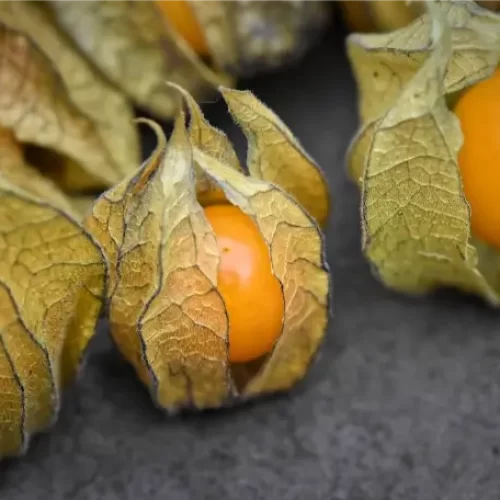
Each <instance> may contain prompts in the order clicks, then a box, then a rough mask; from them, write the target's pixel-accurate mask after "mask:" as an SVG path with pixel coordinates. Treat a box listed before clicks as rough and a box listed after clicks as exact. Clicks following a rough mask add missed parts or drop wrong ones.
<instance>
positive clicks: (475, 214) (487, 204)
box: [454, 69, 500, 248]
mask: <svg viewBox="0 0 500 500" xmlns="http://www.w3.org/2000/svg"><path fill="white" fill-rule="evenodd" d="M454 111H455V114H456V115H457V117H458V119H459V120H460V125H461V128H462V133H463V136H464V144H463V146H462V148H461V150H460V153H459V156H458V165H459V168H460V172H461V175H462V180H463V186H464V192H465V197H466V198H467V201H468V202H469V204H470V207H471V226H472V232H473V233H474V235H475V236H477V237H478V238H479V239H481V240H483V241H484V242H486V243H489V244H490V245H492V246H495V247H498V248H500V134H499V130H500V70H498V69H497V70H496V71H495V73H494V74H493V75H492V76H491V77H490V78H488V79H486V80H483V81H481V82H478V83H477V84H476V85H473V86H472V87H471V88H469V89H468V90H467V91H466V92H465V94H464V95H463V96H462V97H461V98H460V99H459V101H458V103H457V105H456V107H455V110H454Z"/></svg>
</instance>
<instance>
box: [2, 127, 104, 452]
mask: <svg viewBox="0 0 500 500" xmlns="http://www.w3.org/2000/svg"><path fill="white" fill-rule="evenodd" d="M0 139H1V141H0V156H1V158H2V162H1V164H0V459H1V458H5V457H11V456H17V455H20V454H22V453H24V452H25V451H26V449H27V448H28V445H29V441H30V438H31V436H33V435H34V434H37V433H39V432H41V431H44V430H46V429H47V428H48V427H49V426H50V425H52V423H53V422H55V420H56V419H57V415H58V412H59V407H60V399H61V392H62V390H63V388H64V387H65V386H66V384H68V383H69V382H71V381H72V380H73V379H74V377H75V375H76V373H77V370H78V367H79V365H80V361H81V357H82V354H83V352H84V350H85V348H86V346H87V343H88V341H89V340H90V338H91V336H92V334H93V333H94V329H95V326H96V322H97V318H98V316H99V312H100V310H101V303H102V298H103V293H104V281H105V265H104V263H103V259H102V254H101V252H100V250H99V248H98V247H97V246H96V244H95V243H94V242H93V240H92V239H91V237H90V236H89V235H88V234H87V233H86V232H85V231H84V230H83V229H82V227H81V226H80V225H79V224H77V222H76V221H75V220H74V219H73V217H72V215H71V211H70V210H71V209H70V206H69V203H68V201H67V200H66V199H65V197H64V195H63V194H62V193H61V192H59V191H58V190H57V188H56V187H55V186H54V185H53V184H51V183H50V182H49V181H47V180H46V179H44V178H42V177H41V176H40V175H39V174H37V172H36V171H33V170H32V169H31V168H30V167H29V166H27V165H24V164H23V163H22V156H20V154H19V153H20V148H19V145H17V144H16V143H15V141H14V140H13V138H12V136H11V135H9V133H7V132H5V131H4V132H3V133H2V134H1V135H0ZM66 209H67V211H66Z"/></svg>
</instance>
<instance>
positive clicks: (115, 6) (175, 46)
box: [47, 0, 331, 118]
mask: <svg viewBox="0 0 500 500" xmlns="http://www.w3.org/2000/svg"><path fill="white" fill-rule="evenodd" d="M187 3H188V4H189V6H190V7H191V9H192V10H193V13H194V15H195V17H196V18H197V20H198V22H199V24H200V27H201V30H202V32H203V34H204V37H205V39H206V42H207V45H208V48H209V53H210V55H209V57H208V60H207V59H201V58H200V57H199V55H198V54H196V53H195V52H194V51H193V50H192V49H191V47H190V46H189V45H188V44H187V43H186V42H185V40H184V39H183V38H182V37H181V36H180V35H179V33H177V32H176V30H175V28H174V26H173V25H172V24H171V22H169V20H168V19H167V18H166V17H165V16H164V15H163V14H162V12H161V10H160V9H159V7H158V6H157V5H155V2H153V1H149V2H144V1H140V0H139V1H128V2H126V1H114V0H110V1H107V0H106V1H102V0H101V1H93V2H81V1H65V2H59V1H49V2H47V4H48V5H49V6H50V9H51V11H52V14H53V16H54V18H55V19H56V21H57V23H58V25H59V26H60V27H61V28H62V30H64V31H65V33H66V34H67V35H68V36H69V37H70V38H71V39H72V40H73V41H74V43H75V44H76V45H77V46H78V48H79V49H80V51H81V52H83V53H84V54H85V55H86V57H87V58H88V59H89V60H90V61H92V62H93V63H94V64H95V65H96V66H97V67H98V68H99V69H100V70H101V71H102V72H103V74H105V75H106V77H107V78H108V79H109V80H110V81H111V82H113V83H114V84H115V85H116V86H117V87H119V88H120V89H122V90H123V91H124V92H125V93H126V94H127V95H128V96H129V97H131V98H132V99H133V101H134V102H135V103H136V104H138V105H140V106H142V107H144V108H147V109H148V110H149V111H150V112H151V113H152V114H153V115H155V116H158V117H161V118H172V117H173V116H174V115H175V113H176V111H177V104H178V100H177V97H176V94H175V92H173V91H172V89H170V88H168V87H166V86H165V81H170V82H174V83H176V84H178V85H180V86H182V87H183V88H185V89H186V90H187V91H188V92H189V93H190V94H192V95H193V96H194V97H195V98H196V99H197V100H198V101H199V100H200V99H203V98H205V97H206V96H207V95H208V93H210V92H213V91H214V90H215V88H216V87H217V86H219V85H232V84H234V81H235V78H238V77H240V76H243V75H245V76H249V75H254V74H256V73H259V72H265V71H268V70H272V69H275V68H277V67H281V66H284V65H286V64H291V63H292V62H293V61H295V60H297V59H299V58H300V57H302V56H303V54H304V53H305V52H306V51H307V50H309V49H310V48H311V47H312V46H313V45H314V43H315V42H316V41H317V40H318V38H319V36H320V35H321V33H322V32H323V31H324V30H325V28H326V27H327V26H328V24H329V20H330V15H331V12H330V10H331V5H330V4H329V2H320V1H315V0H313V1H311V0H299V1H269V2H247V1H240V0H236V1H231V2H227V1H210V2H205V1H189V0H188V2H187ZM138 68H141V69H140V71H138Z"/></svg>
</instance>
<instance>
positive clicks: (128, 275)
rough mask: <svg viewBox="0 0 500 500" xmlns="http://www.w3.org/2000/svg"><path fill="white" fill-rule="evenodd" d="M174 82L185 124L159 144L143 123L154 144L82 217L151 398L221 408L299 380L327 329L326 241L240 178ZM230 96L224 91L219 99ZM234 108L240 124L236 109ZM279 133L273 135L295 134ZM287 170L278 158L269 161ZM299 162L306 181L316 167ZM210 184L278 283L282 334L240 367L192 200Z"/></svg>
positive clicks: (116, 323)
mask: <svg viewBox="0 0 500 500" xmlns="http://www.w3.org/2000/svg"><path fill="white" fill-rule="evenodd" d="M176 90H177V91H178V92H179V91H180V92H181V95H183V97H184V99H185V100H186V103H187V105H188V108H189V110H190V116H191V124H190V128H189V131H187V130H186V129H185V123H184V120H185V118H184V114H183V113H180V114H179V115H178V117H177V119H176V125H175V129H174V132H173V135H172V137H171V139H170V141H169V143H168V145H167V146H165V142H166V141H165V138H164V136H163V133H162V131H161V129H160V128H159V127H158V125H156V124H155V123H150V125H151V126H152V127H153V128H154V129H155V131H156V133H157V135H158V140H159V144H158V147H157V149H156V150H155V151H154V152H153V154H152V155H151V157H150V158H149V159H148V160H146V162H145V163H144V164H143V165H142V166H141V168H140V170H139V171H138V172H137V174H136V175H134V176H131V177H130V178H128V179H126V180H125V181H123V182H122V183H120V184H119V185H117V186H116V187H115V188H113V189H111V190H109V191H108V192H106V193H104V194H103V195H102V196H101V198H99V199H98V201H97V202H96V203H95V205H94V207H93V209H92V213H91V214H90V215H89V217H87V219H86V220H85V227H86V228H87V230H88V231H89V232H90V233H91V234H93V235H94V237H95V238H96V239H97V240H98V241H99V242H100V243H101V246H102V248H103V251H104V255H105V257H106V260H107V262H108V265H109V269H110V274H109V283H108V300H109V311H110V327H111V334H112V336H113V338H114V341H115V343H116V345H117V347H118V349H119V350H120V351H121V353H122V354H123V355H124V357H125V358H126V359H127V360H128V361H129V362H130V363H131V364H132V365H133V367H134V368H135V370H136V373H137V374H138V376H139V378H140V379H141V380H142V381H143V383H144V384H145V385H146V386H147V387H148V388H149V390H150V393H151V396H152V399H153V400H154V401H155V402H156V404H157V405H158V406H159V407H160V408H162V409H164V410H166V411H167V412H170V413H174V412H177V411H179V410H182V409H187V408H189V409H207V408H220V407H222V406H226V405H230V404H234V403H236V402H238V401H243V400H246V399H249V398H253V397H257V396H259V395H263V394H266V393H274V392H279V391H284V390H287V389H289V388H290V387H292V386H293V385H294V384H295V383H297V382H298V381H299V380H301V379H302V378H303V377H304V376H305V374H306V372H307V369H308V367H309V364H310V362H311V360H312V358H313V357H314V354H315V353H316V351H317V350H318V348H319V345H320V342H321V340H322V338H323V336H324V334H325V332H326V327H327V322H328V306H329V291H330V276H329V272H328V268H327V264H326V261H325V243H324V238H323V235H322V233H321V231H320V229H319V227H318V225H317V223H316V222H315V220H314V219H313V218H312V217H311V215H309V213H308V211H307V210H306V209H305V208H304V207H302V206H301V205H300V204H299V203H298V202H297V201H296V199H295V198H292V196H290V195H289V194H286V193H285V192H284V191H283V190H282V189H281V188H280V187H278V186H277V185H275V184H272V183H270V182H268V181H267V180H264V179H262V178H259V177H257V176H254V175H252V174H250V175H246V174H244V173H243V172H242V171H241V167H240V166H239V162H238V161H237V158H236V155H235V154H234V150H233V148H232V146H231V144H230V143H229V141H228V140H227V138H226V137H225V135H224V134H223V133H222V132H221V131H219V130H217V129H215V128H213V127H211V126H210V125H209V124H208V122H206V120H205V119H204V117H203V115H202V114H201V110H200V109H199V107H198V105H197V104H196V102H195V101H194V99H192V97H191V96H189V94H188V93H187V91H186V90H185V89H179V88H177V89H176ZM232 92H234V91H233V90H231V89H222V95H223V97H224V98H225V99H226V100H227V101H228V102H229V101H230V100H231V99H232V95H231V93H232ZM242 97H243V98H244V99H251V102H252V103H253V104H260V107H261V109H260V108H259V107H258V106H257V108H256V111H255V112H256V113H257V114H258V113H260V112H263V113H267V119H268V120H270V122H271V123H272V122H274V121H276V120H278V118H277V117H276V116H275V115H273V114H272V113H271V112H270V110H267V109H266V108H264V107H263V105H262V104H261V103H259V101H257V100H256V98H255V97H253V96H251V95H250V94H249V93H244V94H242ZM232 112H233V114H234V115H235V117H236V119H237V121H239V120H238V118H239V117H240V112H239V111H238V110H237V109H234V108H233V110H232ZM276 123H278V122H276ZM279 123H281V122H279ZM260 133H261V134H266V130H262V131H261V132H260ZM270 133H276V132H274V131H271V132H270ZM287 133H289V131H287ZM287 133H284V132H282V136H281V140H282V141H285V142H286V141H290V140H291V139H292V138H293V136H290V138H289V137H288V136H287ZM294 141H295V140H294ZM250 146H251V148H254V150H255V153H256V152H257V150H261V153H262V152H264V151H263V150H264V149H266V148H269V147H271V148H272V147H273V146H269V145H268V144H266V141H264V142H255V143H251V144H250ZM277 147H283V146H282V144H279V143H278V144H277ZM255 148H256V149H255ZM255 158H257V155H255ZM293 158H294V157H293V156H292V157H291V159H293ZM254 161H257V160H254ZM285 167H286V165H285V160H284V159H282V161H281V163H280V164H279V165H277V168H279V169H280V170H283V169H284V168H285ZM302 168H303V169H304V170H309V171H310V172H311V175H312V178H313V179H314V178H315V176H316V171H317V167H316V165H314V164H313V163H310V164H307V165H306V164H305V163H304V164H303V167H302ZM261 171H262V172H266V169H262V170H261ZM267 172H269V170H267ZM283 172H286V170H283ZM289 172H290V175H293V169H290V170H289ZM281 175H282V176H284V174H281ZM283 178H284V177H283ZM207 183H210V184H212V185H213V186H215V187H216V190H221V191H222V193H223V198H222V199H221V200H219V202H221V201H222V202H228V203H232V204H234V205H237V206H239V207H240V209H241V210H243V211H244V212H246V213H247V214H248V215H250V216H251V217H252V218H253V219H254V221H255V223H256V224H257V226H258V228H259V229H260V231H261V233H262V236H263V238H264V240H265V241H266V243H267V244H268V245H269V250H270V253H271V258H272V264H273V272H274V273H275V275H276V277H277V278H278V280H279V281H280V282H281V283H282V287H283V293H284V296H283V297H284V302H285V317H284V326H283V331H282V333H281V335H280V337H279V338H278V340H277V341H276V343H275V346H274V349H273V351H272V352H271V353H270V354H268V355H267V356H265V357H264V358H263V359H260V360H257V361H256V362H254V363H250V364H248V365H244V366H233V365H231V364H230V363H229V361H228V341H229V340H228V339H229V333H228V332H229V323H228V316H227V312H226V309H225V304H224V300H223V299H222V296H221V295H220V294H219V292H218V289H217V269H218V262H219V254H218V247H217V243H216V239H215V235H214V234H213V231H212V228H211V227H210V225H209V223H208V221H207V219H206V218H205V216H204V212H203V207H202V205H201V204H200V201H199V200H200V197H199V194H203V193H206V192H207V191H206V189H205V188H206V186H207ZM212 192H213V191H212ZM202 199H203V197H202ZM205 200H206V199H205ZM308 208H310V210H311V211H313V210H314V206H312V207H308Z"/></svg>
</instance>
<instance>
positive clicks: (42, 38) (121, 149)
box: [0, 2, 139, 190]
mask: <svg viewBox="0 0 500 500" xmlns="http://www.w3.org/2000/svg"><path fill="white" fill-rule="evenodd" d="M0 52H1V53H0V57H1V58H2V61H3V65H2V75H3V80H2V82H3V85H2V103H3V105H2V104H0V125H1V126H3V127H5V128H8V129H10V130H12V132H13V134H14V135H15V137H16V138H17V139H18V140H19V141H20V142H22V143H23V144H25V145H26V146H29V148H28V149H29V150H30V152H31V154H30V161H31V162H32V163H35V164H36V166H37V167H39V168H40V169H41V170H42V171H43V173H44V175H46V176H48V177H52V178H53V179H54V180H55V181H56V182H57V183H58V184H59V185H60V186H62V187H64V188H65V189H68V190H79V189H99V188H101V189H102V188H106V187H109V186H110V185H113V184H114V183H116V182H118V181H119V180H120V179H121V178H123V177H124V176H125V175H126V174H127V172H131V171H133V170H134V169H135V168H136V165H137V162H138V160H139V142H138V134H137V131H136V129H135V127H134V125H133V121H132V120H133V112H132V108H131V106H130V104H129V103H128V102H127V100H126V99H125V97H124V96H122V95H121V93H120V92H119V91H118V90H116V89H114V88H113V87H112V86H111V85H110V84H109V83H107V82H106V80H105V79H104V78H103V77H102V76H101V75H100V73H98V72H97V71H96V70H95V69H94V68H93V67H92V65H91V64H89V62H88V61H86V60H85V59H84V58H83V57H82V56H81V55H80V54H79V53H78V51H77V50H76V49H75V48H74V47H73V45H72V43H71V41H70V39H68V38H67V37H65V36H64V34H62V33H61V32H60V30H58V28H57V27H56V26H55V25H54V24H53V23H52V22H51V20H50V16H48V15H47V14H46V12H45V10H44V8H43V3H33V2H1V3H0ZM33 146H36V147H37V148H36V149H33ZM55 163H58V167H57V168H55V166H54V165H55Z"/></svg>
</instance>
